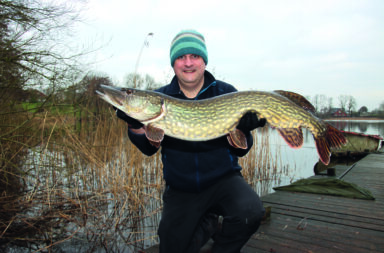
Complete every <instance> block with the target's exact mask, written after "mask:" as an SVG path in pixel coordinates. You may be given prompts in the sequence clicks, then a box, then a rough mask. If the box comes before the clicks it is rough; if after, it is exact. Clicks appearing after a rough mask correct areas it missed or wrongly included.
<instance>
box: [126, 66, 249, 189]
mask: <svg viewBox="0 0 384 253" xmlns="http://www.w3.org/2000/svg"><path fill="white" fill-rule="evenodd" d="M157 91H159V92H161V93H164V94H167V95H170V96H172V97H176V98H181V99H188V98H187V97H185V96H184V94H183V93H182V92H181V90H180V87H179V84H178V81H177V78H176V76H175V77H174V78H173V79H172V81H171V83H170V84H168V85H166V86H164V87H161V88H160V89H158V90H157ZM234 91H236V89H235V88H234V87H233V86H232V85H230V84H227V83H225V82H222V81H219V80H215V78H214V77H213V75H212V74H211V73H209V72H208V71H205V74H204V86H203V88H202V89H201V91H200V93H199V94H198V95H197V96H196V98H195V99H206V98H211V97H214V96H218V95H222V94H225V93H230V92H234ZM245 135H246V137H247V142H248V149H246V150H244V149H237V148H234V147H232V146H231V145H229V143H228V140H227V137H226V136H223V137H220V138H217V139H214V140H209V141H184V140H180V139H176V138H172V137H169V136H164V140H163V141H162V143H161V154H162V162H163V174H164V179H165V182H166V184H167V185H168V186H170V187H171V188H175V189H178V190H182V191H187V192H199V191H201V190H204V189H205V188H207V187H209V186H210V185H212V184H214V182H215V181H216V180H217V179H219V178H221V177H224V176H226V175H228V174H230V173H233V172H236V171H240V170H241V167H240V165H239V163H238V157H239V156H240V157H241V156H244V155H246V154H247V153H248V151H249V149H250V148H251V147H252V145H253V138H252V135H251V133H250V132H248V133H245ZM128 136H129V138H130V139H131V141H132V143H133V144H134V145H136V147H137V148H139V149H140V151H141V152H143V153H144V154H145V155H148V156H150V155H153V154H155V153H156V152H157V151H158V148H156V147H154V146H152V145H151V144H150V143H149V141H148V140H147V138H146V137H145V135H143V134H135V133H133V132H131V131H128Z"/></svg>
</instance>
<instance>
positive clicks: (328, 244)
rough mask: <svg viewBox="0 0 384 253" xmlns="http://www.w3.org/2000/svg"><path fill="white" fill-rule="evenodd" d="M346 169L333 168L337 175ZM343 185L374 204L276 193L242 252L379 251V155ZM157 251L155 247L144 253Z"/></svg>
mask: <svg viewBox="0 0 384 253" xmlns="http://www.w3.org/2000/svg"><path fill="white" fill-rule="evenodd" d="M348 167H349V166H337V167H336V175H341V174H342V173H344V171H346V170H347V169H348ZM343 180H345V181H347V182H351V183H355V184H357V185H359V186H361V187H364V188H366V189H368V190H370V191H371V192H372V194H373V195H374V197H375V198H376V199H375V200H361V199H351V198H344V197H335V196H329V195H319V194H310V193H291V192H285V191H278V192H275V193H272V194H269V195H266V196H264V197H262V200H263V202H264V205H265V206H271V207H272V213H271V218H270V220H269V221H268V222H266V223H265V224H263V225H261V226H260V228H259V230H258V232H257V233H256V234H255V235H253V237H252V238H251V239H250V240H249V242H248V243H247V245H246V246H245V247H244V248H243V251H242V252H243V253H261V252H269V253H300V252H306V253H328V252H329V253H332V252H348V253H368V252H369V253H375V252H384V153H381V154H370V155H368V156H367V157H365V158H363V159H362V160H360V161H359V162H358V163H357V164H356V165H355V166H354V167H353V169H352V170H350V171H349V172H348V173H347V174H346V175H345V176H344V177H343ZM145 252H146V253H149V252H150V253H154V252H158V245H156V246H153V247H152V248H150V249H147V250H146V251H145Z"/></svg>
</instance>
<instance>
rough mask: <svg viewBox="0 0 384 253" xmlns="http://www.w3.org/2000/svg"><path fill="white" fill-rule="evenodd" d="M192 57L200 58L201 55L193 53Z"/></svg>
mask: <svg viewBox="0 0 384 253" xmlns="http://www.w3.org/2000/svg"><path fill="white" fill-rule="evenodd" d="M192 57H193V58H195V59H198V58H200V55H197V54H193V55H192Z"/></svg>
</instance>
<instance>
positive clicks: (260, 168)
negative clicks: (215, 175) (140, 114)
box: [0, 111, 281, 252]
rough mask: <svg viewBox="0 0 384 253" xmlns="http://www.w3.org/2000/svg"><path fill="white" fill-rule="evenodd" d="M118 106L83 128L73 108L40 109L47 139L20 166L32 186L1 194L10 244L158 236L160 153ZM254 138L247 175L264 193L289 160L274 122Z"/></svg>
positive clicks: (1, 236) (118, 241)
mask: <svg viewBox="0 0 384 253" xmlns="http://www.w3.org/2000/svg"><path fill="white" fill-rule="evenodd" d="M113 114H114V112H113V111H107V112H105V113H104V114H103V115H102V117H94V116H92V115H87V117H88V118H85V119H82V127H81V129H80V132H79V131H75V130H74V127H73V126H74V125H76V122H74V121H75V119H73V118H71V117H69V116H52V115H47V114H44V115H43V114H41V115H40V116H41V118H40V119H38V120H36V122H38V123H36V124H34V126H33V127H34V129H39V131H35V133H37V134H35V135H34V136H35V139H39V143H38V144H37V143H36V145H29V146H28V147H27V148H24V152H25V154H24V155H23V156H24V158H23V159H22V164H20V168H21V170H22V171H23V173H22V174H20V173H19V174H18V177H19V178H20V179H21V181H23V182H24V184H25V186H26V187H25V189H24V190H23V191H21V192H19V193H18V194H16V195H15V197H14V198H4V197H1V198H0V203H1V207H2V209H1V210H0V211H1V212H0V213H2V214H4V213H6V212H8V213H9V214H11V215H8V216H4V215H3V216H2V217H1V224H0V228H1V231H0V240H1V242H2V243H3V245H4V246H3V249H6V248H7V247H9V248H10V247H12V245H18V246H23V247H27V248H28V249H29V250H30V251H33V252H42V251H44V252H53V251H60V250H62V251H73V250H76V251H79V252H80V251H81V252H97V251H102V252H127V251H130V250H133V249H135V250H137V249H143V248H145V247H147V246H150V245H152V244H154V243H157V236H156V231H157V226H158V222H159V219H160V212H161V205H162V203H161V195H162V190H163V179H162V171H161V167H162V164H161V160H160V156H159V153H157V154H156V155H154V156H153V157H146V156H144V155H143V154H141V153H140V152H139V151H138V150H137V149H136V148H135V147H134V146H133V145H132V143H131V142H130V141H129V140H128V139H127V135H126V131H127V126H126V124H125V123H124V122H122V121H121V120H118V119H117V118H116V117H115V116H114V115H113ZM87 122H88V123H89V124H88V125H87ZM254 141H255V145H254V147H253V149H252V150H251V151H250V153H249V154H248V155H247V156H246V157H245V158H242V159H241V160H240V162H241V165H242V166H243V168H244V169H243V174H244V177H245V178H246V180H247V181H248V182H249V183H250V184H251V185H252V186H253V187H254V188H255V189H256V191H257V192H258V193H259V194H260V195H264V194H265V193H267V192H268V189H270V185H271V182H273V181H276V180H278V179H279V178H278V175H279V173H281V171H280V170H279V169H280V166H281V162H280V161H279V153H278V151H274V155H273V154H272V152H271V150H270V145H269V132H268V130H267V128H263V130H260V132H258V133H255V134H254ZM16 231H17V232H16Z"/></svg>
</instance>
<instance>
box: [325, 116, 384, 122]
mask: <svg viewBox="0 0 384 253" xmlns="http://www.w3.org/2000/svg"><path fill="white" fill-rule="evenodd" d="M323 120H324V121H329V120H339V121H347V120H383V121H384V118H377V117H338V118H336V117H335V118H325V119H323Z"/></svg>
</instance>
